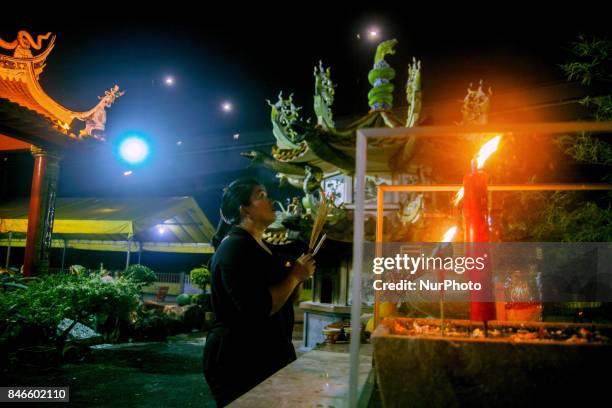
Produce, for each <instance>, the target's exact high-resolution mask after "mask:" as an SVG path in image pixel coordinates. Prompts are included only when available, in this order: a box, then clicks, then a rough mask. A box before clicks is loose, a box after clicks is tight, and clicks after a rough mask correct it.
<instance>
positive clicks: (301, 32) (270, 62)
mask: <svg viewBox="0 0 612 408" xmlns="http://www.w3.org/2000/svg"><path fill="white" fill-rule="evenodd" d="M236 4H237V3H236ZM504 4H507V5H504ZM504 4H501V3H500V4H497V5H496V9H495V10H487V9H480V11H477V12H470V13H469V14H468V13H455V12H450V11H449V12H448V13H446V17H440V16H438V15H437V13H439V12H440V11H438V12H436V13H434V12H432V11H428V12H425V11H422V10H417V9H408V8H406V9H388V8H387V9H382V8H380V9H379V10H365V9H358V8H357V7H355V6H351V7H348V5H347V6H344V7H343V9H342V10H336V11H329V10H328V9H326V8H322V7H321V6H315V5H314V4H313V5H309V6H308V7H306V6H295V5H291V9H289V7H288V4H285V5H284V6H282V8H281V6H279V9H278V10H286V13H284V14H280V13H276V14H275V13H272V12H270V11H269V10H258V9H253V8H250V9H243V8H241V7H242V6H237V5H236V6H235V7H234V10H209V12H208V13H204V12H201V11H195V10H193V11H192V12H189V10H183V9H181V8H180V7H178V6H177V7H170V8H171V10H170V11H169V15H164V16H161V15H159V14H158V16H157V17H146V18H145V17H144V16H142V15H140V16H136V15H131V16H129V15H124V14H123V13H122V11H121V10H120V9H116V8H113V7H106V8H103V9H101V10H98V11H97V12H93V10H92V12H91V13H89V12H88V11H87V10H82V13H81V14H80V15H78V16H77V15H75V16H64V17H61V18H59V17H51V16H44V17H36V18H31V17H27V16H25V17H24V18H23V19H21V18H19V19H18V18H16V17H15V15H14V14H11V15H10V16H9V15H7V14H5V15H2V16H0V21H1V24H0V37H1V38H3V39H4V40H7V41H12V40H13V39H14V38H15V36H16V33H17V31H18V30H20V29H26V30H28V31H30V32H31V33H32V34H34V35H37V34H41V33H46V32H48V31H51V32H53V33H54V34H56V35H57V40H56V46H55V49H54V50H53V52H52V53H51V55H50V56H49V58H48V59H47V67H46V70H45V71H44V73H43V75H42V76H41V83H42V85H43V88H44V89H45V90H46V91H47V92H48V93H49V94H50V95H51V96H52V97H54V98H55V99H56V100H57V101H59V102H60V103H62V104H64V105H65V106H67V107H69V108H71V109H73V110H86V109H89V108H90V107H92V106H93V105H95V104H96V103H97V96H98V95H101V94H103V92H104V91H105V90H107V89H109V88H110V87H111V86H113V85H114V84H119V85H120V87H121V88H122V89H123V90H125V91H126V94H125V95H124V96H123V97H121V98H120V99H118V100H117V101H116V103H115V105H114V106H113V107H112V108H111V109H110V110H108V111H107V113H108V122H107V129H106V134H107V139H108V140H107V142H106V143H104V144H100V145H99V147H97V148H96V149H95V150H93V151H88V152H82V153H78V154H72V155H69V156H66V157H65V158H64V161H63V165H62V173H61V174H62V176H61V180H60V196H64V197H66V196H113V195H141V196H147V195H193V196H195V198H196V199H197V200H198V202H199V203H200V205H201V207H202V208H203V209H204V211H205V212H206V214H207V215H208V216H209V218H210V219H211V221H213V223H214V222H216V219H217V208H218V200H219V196H220V191H221V188H222V186H223V185H225V184H227V183H228V182H229V181H231V179H233V178H235V177H236V176H238V175H240V174H243V173H244V169H245V168H246V166H247V165H248V161H247V160H246V159H244V158H242V157H241V156H240V155H239V152H240V151H241V150H245V149H247V148H249V146H252V145H253V144H261V143H264V144H265V143H268V144H269V145H268V146H264V147H260V148H261V149H263V150H265V151H269V146H270V145H271V144H272V142H273V141H274V140H273V136H272V134H271V131H270V121H269V117H270V116H269V115H270V110H269V107H268V106H267V104H266V99H270V100H274V101H275V100H276V98H277V95H278V93H279V91H281V90H282V91H284V93H285V94H289V93H291V92H293V93H294V94H295V96H294V100H295V101H296V102H297V103H298V104H299V105H302V106H303V107H304V109H303V112H304V114H305V115H307V116H310V115H311V112H312V108H311V105H312V90H313V75H312V72H313V67H314V65H315V64H317V62H318V61H319V60H322V61H323V62H324V64H325V65H326V66H331V68H332V80H333V81H334V82H335V83H336V84H337V88H336V101H335V103H334V114H335V116H336V118H342V117H353V116H359V115H362V114H365V113H366V112H367V110H368V106H367V96H366V95H367V92H368V90H369V84H368V83H367V72H368V70H369V69H370V68H371V65H372V60H373V56H374V50H375V47H376V42H371V41H367V40H366V39H365V37H366V35H365V33H366V32H367V30H368V29H369V28H370V27H374V26H375V27H378V29H379V30H380V36H381V39H389V38H397V39H398V40H399V44H398V46H397V53H396V55H394V56H391V57H388V58H387V60H388V61H389V62H390V64H391V65H392V66H393V67H394V68H395V69H396V71H397V73H398V77H397V78H396V80H395V84H396V88H400V89H401V88H403V83H404V82H405V79H406V74H405V71H406V66H407V64H408V62H409V61H410V60H411V59H412V56H416V57H417V58H419V59H421V60H422V64H423V68H422V75H423V92H424V103H425V104H428V103H434V102H443V101H449V100H450V101H453V100H457V101H458V100H460V99H461V98H462V97H463V96H464V95H465V89H466V87H467V85H468V84H469V83H470V82H477V81H478V80H479V79H480V78H483V79H485V80H486V81H487V83H488V84H490V85H492V86H493V87H494V91H495V92H496V93H503V92H504V91H507V90H510V89H525V88H529V87H533V86H541V85H543V84H550V83H558V82H562V81H564V78H563V76H562V75H561V72H560V70H559V68H558V66H557V64H560V63H562V62H564V61H566V60H567V59H568V58H569V57H570V54H569V52H568V44H569V42H570V41H572V40H573V39H575V38H576V36H577V34H578V33H580V32H583V33H587V34H599V35H607V36H608V37H609V22H604V18H608V17H606V16H609V14H608V13H607V12H604V11H603V9H598V8H597V7H591V8H587V7H583V8H582V9H581V10H573V9H569V8H566V9H563V10H557V9H550V10H542V11H538V12H535V11H534V10H531V9H526V8H524V7H520V6H518V5H514V3H512V5H513V6H512V7H510V6H509V5H510V4H511V3H504ZM169 6H173V5H169ZM91 7H94V8H95V6H94V5H92V6H91ZM160 7H161V6H160ZM266 7H268V8H269V9H273V8H274V7H273V6H272V5H271V4H270V5H267V6H266ZM499 7H501V8H499ZM504 7H506V8H508V9H505V8H504ZM559 7H565V6H559ZM236 9H240V15H239V16H238V15H236V11H237V10H236ZM160 11H161V10H160ZM262 11H264V15H263V16H256V14H255V12H259V13H261V12H262ZM179 12H180V13H182V15H178V13H179ZM173 13H177V14H173ZM559 13H561V14H560V15H559ZM20 14H21V13H20ZM87 15H90V16H91V15H97V16H99V17H98V18H93V17H88V16H87ZM7 20H8V21H7ZM17 20H19V21H17ZM358 33H360V34H361V37H362V38H361V39H358V38H357V34H358ZM168 75H171V76H172V77H173V78H174V80H175V84H174V85H173V86H171V87H169V86H166V85H165V83H164V79H165V77H166V76H168ZM401 100H402V101H403V98H402V99H401ZM224 101H231V102H232V103H233V105H234V110H233V111H232V112H231V113H225V112H223V111H222V110H221V104H222V103H223V102H224ZM396 103H397V102H396ZM400 105H401V103H400ZM459 109H460V105H459V103H457V112H458V114H459ZM131 133H134V134H139V135H142V136H144V137H146V138H148V139H149V141H150V143H151V144H152V146H153V154H152V156H151V157H150V159H149V160H148V161H147V163H145V164H144V165H143V166H141V167H139V168H134V169H133V171H134V174H133V175H132V176H130V177H124V176H123V175H122V173H123V171H125V170H128V169H129V168H130V167H129V166H126V165H125V164H123V163H121V162H120V161H119V160H118V158H117V155H116V152H115V147H116V141H117V140H119V139H120V138H121V137H124V136H126V135H127V134H131ZM235 133H239V134H240V138H239V139H238V140H234V138H233V135H234V134H235ZM179 141H181V142H182V143H181V144H180V146H179V145H178V144H177V142H179ZM31 163H32V160H31V158H30V156H29V154H17V155H16V154H12V155H10V156H8V161H7V162H5V164H4V165H5V166H9V169H10V172H11V174H10V180H8V181H6V180H5V183H8V185H6V186H5V187H4V194H3V196H4V199H9V198H11V197H12V196H14V195H22V196H25V195H28V194H29V188H30V187H29V182H30V178H31V168H32V167H31ZM253 174H255V175H257V176H259V177H261V178H263V179H264V180H266V181H268V182H269V183H274V178H273V175H272V174H271V173H270V172H267V171H265V170H258V171H257V172H254V173H253ZM271 187H272V185H271Z"/></svg>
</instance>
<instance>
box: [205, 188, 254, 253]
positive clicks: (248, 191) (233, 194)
mask: <svg viewBox="0 0 612 408" xmlns="http://www.w3.org/2000/svg"><path fill="white" fill-rule="evenodd" d="M261 185H262V184H261V183H260V182H259V181H257V180H255V179H253V178H240V179H238V180H235V181H233V182H232V183H230V185H229V186H227V187H225V188H224V189H223V196H222V197H221V208H220V209H219V212H220V216H221V220H220V221H219V225H218V227H217V232H216V233H215V236H214V237H213V240H212V244H213V246H214V247H215V249H216V248H217V247H218V246H219V244H220V243H221V240H223V238H225V235H226V234H227V232H228V231H229V229H230V228H231V227H232V226H233V225H238V224H240V221H241V213H240V206H242V205H244V206H248V205H249V204H251V195H252V194H253V190H254V189H255V187H257V186H261Z"/></svg>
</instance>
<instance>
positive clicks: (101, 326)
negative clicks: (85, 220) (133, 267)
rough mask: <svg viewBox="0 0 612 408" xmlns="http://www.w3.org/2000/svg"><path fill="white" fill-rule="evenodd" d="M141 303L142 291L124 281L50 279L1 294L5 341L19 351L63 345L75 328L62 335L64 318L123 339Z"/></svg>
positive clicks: (88, 277)
mask: <svg viewBox="0 0 612 408" xmlns="http://www.w3.org/2000/svg"><path fill="white" fill-rule="evenodd" d="M139 304H140V300H139V288H138V285H137V284H135V283H134V282H132V281H130V280H128V279H125V278H119V279H116V280H114V281H113V282H104V281H103V280H102V279H101V277H100V276H99V275H98V274H92V275H63V274H62V275H47V276H42V277H40V279H38V280H36V281H32V282H31V283H29V284H28V285H27V289H23V290H13V291H10V292H5V293H3V294H2V296H0V339H2V341H3V342H5V343H6V344H13V345H14V346H18V347H26V346H28V345H39V344H49V343H56V344H57V345H58V347H59V346H60V345H61V344H63V342H64V341H65V338H66V336H67V334H68V331H69V330H66V332H64V333H57V325H58V324H59V323H60V322H61V321H62V320H63V319H71V320H73V321H74V322H81V323H83V324H91V323H92V322H94V321H96V322H97V327H95V329H96V330H97V331H98V332H99V333H100V334H103V335H104V336H105V337H106V338H107V340H110V341H116V340H117V339H118V338H119V335H120V332H119V328H120V327H122V326H123V327H125V326H126V325H129V324H130V323H131V319H132V317H133V314H134V312H135V311H136V310H137V309H138V307H139Z"/></svg>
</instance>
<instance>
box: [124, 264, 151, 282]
mask: <svg viewBox="0 0 612 408" xmlns="http://www.w3.org/2000/svg"><path fill="white" fill-rule="evenodd" d="M123 276H125V277H126V278H127V279H130V280H131V281H132V282H135V283H137V284H139V285H141V286H145V285H148V284H149V283H153V282H155V281H156V280H157V276H156V275H155V272H153V270H151V268H149V267H147V266H144V265H138V264H137V265H130V266H129V267H128V268H127V270H126V271H125V273H124V274H123Z"/></svg>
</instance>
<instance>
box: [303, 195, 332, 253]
mask: <svg viewBox="0 0 612 408" xmlns="http://www.w3.org/2000/svg"><path fill="white" fill-rule="evenodd" d="M329 205H330V204H329V201H328V199H327V197H326V196H325V193H324V192H322V191H321V202H320V203H319V206H318V207H317V211H316V213H315V215H314V222H313V224H312V232H311V233H310V243H309V244H308V252H310V253H312V252H313V250H314V248H315V246H316V244H317V241H319V236H320V235H321V232H322V231H323V227H324V226H325V221H326V220H327V214H328V212H329Z"/></svg>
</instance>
